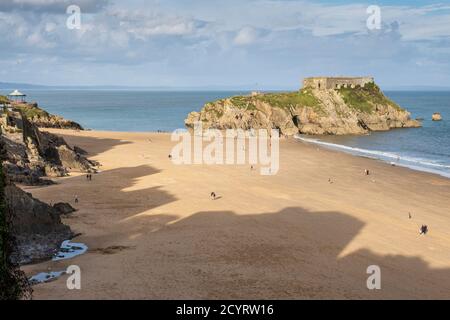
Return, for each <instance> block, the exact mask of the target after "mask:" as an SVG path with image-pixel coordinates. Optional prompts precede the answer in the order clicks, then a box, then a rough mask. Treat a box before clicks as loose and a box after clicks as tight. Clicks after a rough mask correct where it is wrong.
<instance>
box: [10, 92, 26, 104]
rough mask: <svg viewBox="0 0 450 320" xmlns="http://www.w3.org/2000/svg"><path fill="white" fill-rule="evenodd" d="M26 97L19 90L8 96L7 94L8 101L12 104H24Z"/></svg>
mask: <svg viewBox="0 0 450 320" xmlns="http://www.w3.org/2000/svg"><path fill="white" fill-rule="evenodd" d="M26 96H27V95H26V94H23V93H22V92H20V91H19V90H14V91H13V92H11V93H10V94H8V99H10V100H12V101H13V102H16V103H20V102H25V97H26Z"/></svg>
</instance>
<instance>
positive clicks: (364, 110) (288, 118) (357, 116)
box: [185, 77, 421, 136]
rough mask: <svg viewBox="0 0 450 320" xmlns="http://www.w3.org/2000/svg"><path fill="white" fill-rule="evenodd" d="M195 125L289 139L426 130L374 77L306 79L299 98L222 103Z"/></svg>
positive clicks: (258, 96) (196, 117)
mask: <svg viewBox="0 0 450 320" xmlns="http://www.w3.org/2000/svg"><path fill="white" fill-rule="evenodd" d="M196 122H201V123H202V124H203V128H204V129H244V130H249V129H279V130H280V133H281V134H282V135H285V136H292V135H295V134H298V133H301V134H309V135H347V134H367V133H370V132H371V131H386V130H390V129H393V128H416V127H420V126H421V123H420V122H419V121H417V120H412V119H411V115H410V113H409V112H408V111H406V110H404V109H402V108H401V107H400V106H399V105H397V104H396V103H395V102H393V101H392V100H390V99H389V98H387V97H386V96H385V95H384V94H383V92H382V91H381V89H380V88H379V87H378V86H377V85H376V84H375V82H374V79H373V78H370V77H362V78H329V77H320V78H307V79H305V80H304V83H303V88H302V89H301V90H299V91H296V92H287V93H258V92H255V93H252V94H251V95H248V96H236V97H231V98H227V99H222V100H218V101H215V102H211V103H207V104H206V105H205V106H204V107H203V109H202V110H201V111H200V112H192V113H191V114H189V116H188V117H187V119H186V120H185V124H186V126H187V127H188V128H193V127H194V124H195V123H196Z"/></svg>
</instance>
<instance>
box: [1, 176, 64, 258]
mask: <svg viewBox="0 0 450 320" xmlns="http://www.w3.org/2000/svg"><path fill="white" fill-rule="evenodd" d="M5 199H6V207H7V208H8V209H7V213H8V219H9V221H10V232H12V236H13V237H14V240H15V249H16V250H15V252H14V253H13V255H12V257H11V259H13V261H14V262H17V263H19V264H21V265H23V264H29V263H32V262H37V261H42V260H46V259H50V258H52V257H53V255H54V254H55V253H56V252H58V249H59V248H60V246H61V243H62V242H63V241H65V240H68V239H71V238H72V237H73V233H72V231H71V230H70V228H69V227H68V226H66V225H64V224H63V223H62V222H61V218H60V213H59V212H58V210H57V209H55V208H53V207H51V206H49V205H47V204H46V203H43V202H41V201H39V200H37V199H34V198H33V197H32V196H31V194H28V193H25V192H24V191H23V190H21V189H19V188H17V187H16V186H14V185H13V184H8V185H7V186H6V187H5Z"/></svg>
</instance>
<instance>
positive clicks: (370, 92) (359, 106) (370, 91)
mask: <svg viewBox="0 0 450 320" xmlns="http://www.w3.org/2000/svg"><path fill="white" fill-rule="evenodd" d="M337 91H338V92H339V93H340V95H341V96H342V98H343V99H344V101H345V103H346V104H347V105H348V106H349V107H350V108H354V109H356V110H359V111H361V112H365V113H372V112H374V111H375V110H376V105H389V106H391V107H393V108H395V109H398V110H401V108H400V106H399V105H398V104H396V103H395V102H393V101H391V100H389V99H388V98H387V97H386V96H385V95H384V94H383V92H381V89H380V88H379V87H378V86H377V85H376V84H375V83H368V84H366V85H365V86H364V87H361V86H357V87H356V88H341V89H337Z"/></svg>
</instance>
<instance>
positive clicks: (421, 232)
mask: <svg viewBox="0 0 450 320" xmlns="http://www.w3.org/2000/svg"><path fill="white" fill-rule="evenodd" d="M427 233H428V226H427V225H423V226H422V227H421V228H420V235H421V236H422V235H424V236H426V235H427Z"/></svg>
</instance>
